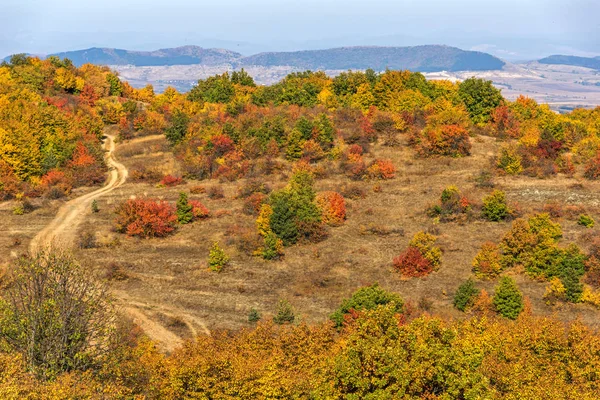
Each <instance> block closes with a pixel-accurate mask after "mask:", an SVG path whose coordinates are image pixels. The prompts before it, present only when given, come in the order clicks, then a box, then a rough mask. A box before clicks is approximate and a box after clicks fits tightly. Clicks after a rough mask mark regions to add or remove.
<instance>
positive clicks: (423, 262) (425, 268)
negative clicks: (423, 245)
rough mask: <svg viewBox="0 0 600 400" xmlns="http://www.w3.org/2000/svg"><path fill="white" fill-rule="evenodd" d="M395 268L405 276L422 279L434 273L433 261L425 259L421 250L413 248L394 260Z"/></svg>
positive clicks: (410, 247) (409, 248)
mask: <svg viewBox="0 0 600 400" xmlns="http://www.w3.org/2000/svg"><path fill="white" fill-rule="evenodd" d="M393 266H394V268H395V269H396V270H397V271H398V272H400V273H401V274H402V275H403V276H408V277H421V276H426V275H429V274H430V273H431V272H433V266H432V265H431V261H429V260H428V259H426V258H425V257H423V254H421V252H420V251H419V249H417V248H416V247H412V246H409V247H408V248H407V249H406V250H404V251H403V252H402V253H400V255H399V256H398V257H396V258H394V262H393Z"/></svg>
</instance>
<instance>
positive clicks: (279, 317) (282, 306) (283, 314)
mask: <svg viewBox="0 0 600 400" xmlns="http://www.w3.org/2000/svg"><path fill="white" fill-rule="evenodd" d="M295 320H296V313H295V311H294V308H293V307H292V305H291V304H290V302H289V301H287V300H279V303H278V304H277V313H276V314H275V316H274V317H273V322H275V323H276V324H278V325H283V324H286V323H288V324H291V323H293V322H294V321H295Z"/></svg>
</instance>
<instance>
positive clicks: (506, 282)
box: [492, 276, 524, 319]
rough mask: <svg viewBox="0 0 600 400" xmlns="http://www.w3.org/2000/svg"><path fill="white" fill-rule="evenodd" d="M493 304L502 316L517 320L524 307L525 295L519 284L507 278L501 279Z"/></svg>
mask: <svg viewBox="0 0 600 400" xmlns="http://www.w3.org/2000/svg"><path fill="white" fill-rule="evenodd" d="M492 302H493V303H494V307H496V311H498V313H500V315H502V316H503V317H506V318H510V319H517V317H518V316H519V314H521V311H523V307H524V305H523V294H521V291H520V290H519V287H518V286H517V283H516V282H515V280H514V279H512V278H509V277H507V276H504V277H502V278H501V279H500V283H499V284H498V286H496V293H495V294H494V298H493V300H492Z"/></svg>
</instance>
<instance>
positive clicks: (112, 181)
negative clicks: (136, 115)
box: [29, 128, 210, 351]
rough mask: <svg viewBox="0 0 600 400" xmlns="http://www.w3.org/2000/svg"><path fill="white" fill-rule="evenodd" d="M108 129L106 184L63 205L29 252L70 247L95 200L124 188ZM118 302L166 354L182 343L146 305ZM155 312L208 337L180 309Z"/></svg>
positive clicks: (121, 297)
mask: <svg viewBox="0 0 600 400" xmlns="http://www.w3.org/2000/svg"><path fill="white" fill-rule="evenodd" d="M107 131H108V128H107V129H105V137H106V140H105V141H104V148H105V149H106V150H107V153H106V164H107V165H108V167H109V176H108V180H107V182H106V184H105V185H104V186H103V187H101V188H100V189H97V190H94V191H93V192H91V193H88V194H85V195H83V196H80V197H77V198H74V199H72V200H69V201H68V202H66V203H65V204H63V205H62V206H61V207H60V209H59V210H58V213H57V214H56V216H55V217H54V219H53V220H52V221H51V222H50V223H49V224H48V225H47V226H46V227H44V229H42V230H41V231H40V232H39V233H38V234H37V235H36V236H35V237H34V238H33V239H32V240H31V242H30V244H29V251H30V252H32V253H34V252H36V251H38V250H40V249H42V248H44V247H47V246H50V245H52V244H58V245H61V246H64V247H71V246H73V244H74V242H75V239H76V237H77V228H78V226H79V225H80V224H81V222H82V221H83V220H84V218H85V215H86V214H87V213H89V212H91V203H92V201H93V200H94V199H97V198H99V197H101V196H102V195H105V194H106V193H109V192H111V191H112V190H114V189H116V188H118V187H119V186H121V185H123V184H124V183H125V181H126V180H127V176H128V170H127V168H126V167H125V166H124V165H123V164H121V163H120V162H119V161H118V160H117V159H116V158H115V155H114V152H115V147H116V146H115V136H114V135H112V134H109V133H108V132H107ZM161 137H162V135H152V136H145V137H140V138H137V139H133V140H132V141H130V142H129V143H134V142H135V143H142V142H147V141H151V140H156V139H159V138H161ZM113 294H114V295H115V296H116V298H117V301H118V303H119V304H121V308H122V310H123V311H124V312H125V313H127V314H128V315H129V316H130V317H131V318H133V320H134V322H135V323H137V324H138V325H139V326H140V327H141V328H142V329H143V330H144V332H145V333H146V334H147V335H148V336H149V337H150V338H151V339H152V340H155V341H157V342H160V343H161V345H162V347H163V348H164V349H165V350H167V351H172V350H173V349H175V348H176V347H178V346H179V345H181V344H182V343H183V340H182V339H181V338H180V337H179V336H177V335H176V334H175V333H173V332H171V331H169V330H168V329H167V328H165V327H164V326H162V325H161V324H160V323H158V322H156V321H153V320H152V318H150V317H149V316H148V315H146V313H144V311H143V310H144V309H145V308H147V306H148V305H147V304H143V303H139V302H136V301H135V300H134V299H132V298H131V297H130V296H129V295H128V294H127V293H124V292H119V291H114V292H113ZM153 308H154V309H155V311H162V312H163V313H165V314H168V315H172V316H178V317H180V318H182V319H183V320H184V321H185V323H186V325H187V326H188V328H190V331H191V332H192V334H193V335H194V336H196V335H197V334H198V330H197V329H196V327H198V328H199V329H200V330H201V332H202V333H204V334H210V331H209V330H208V329H207V328H206V325H205V324H204V322H203V321H201V320H200V319H198V318H196V317H193V316H191V315H189V314H186V313H184V312H183V311H180V310H172V309H166V308H164V307H160V306H159V305H153Z"/></svg>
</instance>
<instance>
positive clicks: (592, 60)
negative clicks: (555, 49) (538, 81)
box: [538, 55, 600, 70]
mask: <svg viewBox="0 0 600 400" xmlns="http://www.w3.org/2000/svg"><path fill="white" fill-rule="evenodd" d="M538 62H539V63H540V64H554V65H556V64H558V65H573V66H576V67H584V68H592V69H598V70H600V56H599V57H577V56H565V55H553V56H549V57H546V58H542V59H541V60H538Z"/></svg>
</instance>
